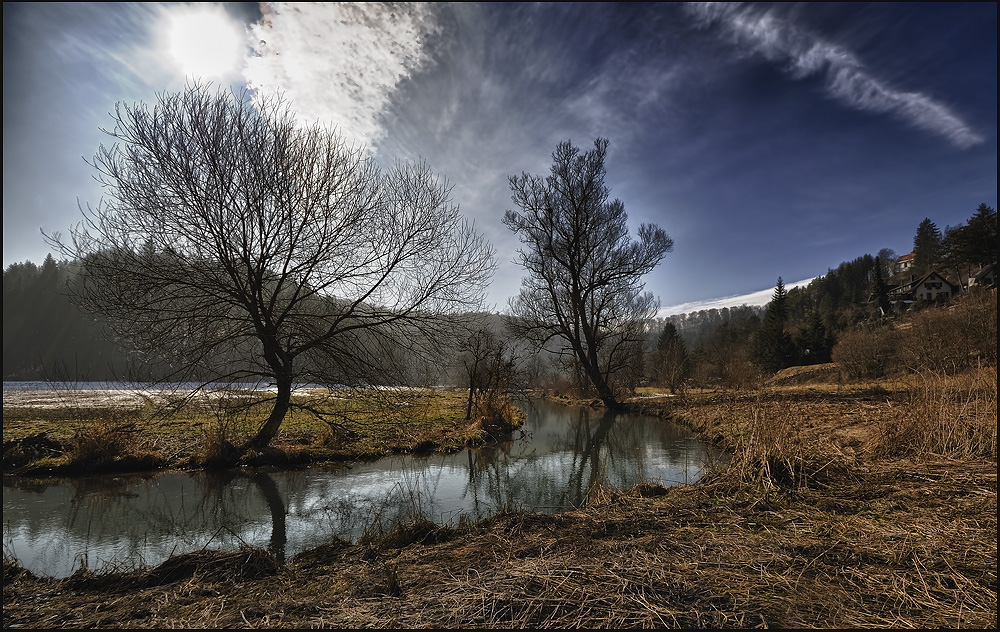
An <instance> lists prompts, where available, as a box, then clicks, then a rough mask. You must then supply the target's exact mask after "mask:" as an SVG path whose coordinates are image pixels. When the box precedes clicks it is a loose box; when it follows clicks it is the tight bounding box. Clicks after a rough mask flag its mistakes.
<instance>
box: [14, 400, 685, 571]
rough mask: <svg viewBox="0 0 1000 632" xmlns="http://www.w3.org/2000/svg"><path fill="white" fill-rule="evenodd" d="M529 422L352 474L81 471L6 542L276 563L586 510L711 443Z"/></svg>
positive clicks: (133, 556)
mask: <svg viewBox="0 0 1000 632" xmlns="http://www.w3.org/2000/svg"><path fill="white" fill-rule="evenodd" d="M526 429H527V431H528V432H527V434H526V435H525V436H522V437H520V438H518V439H516V440H512V441H507V442H504V443H500V444H496V445H492V446H489V447H484V448H480V449H476V450H468V451H466V452H465V453H463V454H456V455H432V456H429V457H412V456H406V457H396V458H394V459H393V460H392V461H391V462H379V463H378V464H371V465H370V466H369V465H358V466H356V467H354V468H345V469H347V470H352V469H353V473H351V472H348V473H347V474H346V475H341V473H339V472H329V471H325V470H324V469H322V468H319V469H311V470H302V471H293V472H281V473H276V474H268V473H266V472H254V471H244V470H225V471H218V472H197V473H160V474H154V475H148V476H105V477H94V478H79V479H76V480H74V481H72V482H71V483H70V482H63V483H60V484H53V485H51V486H49V487H47V488H46V489H42V490H38V491H41V492H44V493H42V494H38V496H39V501H40V502H35V501H33V500H32V501H27V502H26V501H20V500H19V501H18V503H19V504H18V505H17V507H18V509H17V513H16V514H14V513H12V514H10V515H11V516H12V519H11V520H8V521H7V522H8V526H7V530H8V532H7V534H6V535H5V549H6V547H7V542H8V541H9V538H13V537H17V538H19V542H24V543H28V544H25V545H24V546H29V547H31V551H32V555H34V554H35V553H34V551H39V550H41V551H42V553H41V554H40V557H39V559H40V560H41V561H42V562H44V563H48V564H49V565H50V566H55V565H56V563H55V562H52V561H51V560H56V559H61V560H63V562H61V563H60V564H65V563H66V562H65V560H69V559H72V558H73V557H74V556H80V555H81V554H80V553H79V551H80V550H81V548H82V550H83V551H84V553H83V554H82V559H83V560H84V561H85V560H86V557H87V555H89V556H90V561H92V562H95V564H94V565H93V566H91V567H92V568H100V567H101V564H107V563H111V562H115V563H116V566H117V567H118V568H123V567H125V566H126V565H128V564H135V565H138V564H145V563H152V564H155V563H159V562H160V561H162V560H163V559H165V558H166V557H169V556H170V555H172V554H174V553H178V552H188V551H196V550H200V549H202V548H220V549H228V548H233V547H235V546H237V545H239V544H242V543H245V542H246V543H250V544H252V545H254V546H267V548H268V549H269V550H270V551H271V553H272V554H274V555H275V556H276V557H278V558H281V559H283V558H284V556H285V555H286V551H287V552H292V551H297V550H301V549H302V548H304V547H309V546H315V545H318V544H321V543H323V542H328V541H330V540H332V539H334V538H341V539H350V540H353V541H356V540H357V539H359V538H360V537H361V536H362V535H364V534H366V533H368V534H376V535H377V533H378V532H379V531H385V530H387V529H389V528H391V527H392V526H393V525H394V524H396V523H397V522H398V521H400V520H404V519H407V518H410V517H416V516H421V517H424V518H427V519H430V520H433V521H435V522H438V523H440V524H445V523H451V522H453V521H455V520H457V519H458V518H459V517H460V516H462V515H465V516H466V517H468V518H471V519H479V518H484V517H487V516H489V515H492V514H495V513H497V512H498V511H501V510H504V509H512V510H521V509H523V510H529V511H541V512H554V511H560V510H564V509H567V508H569V507H572V506H580V505H583V504H585V503H586V502H587V499H588V496H589V494H590V492H591V490H592V489H593V488H594V486H595V485H598V484H601V485H610V486H616V487H617V486H629V485H632V484H634V483H636V482H640V481H641V480H654V479H647V478H645V477H647V476H649V474H650V473H652V475H653V476H654V477H658V476H664V474H663V473H664V472H668V473H669V474H670V475H674V472H673V471H672V470H671V468H674V467H678V465H677V463H680V465H679V467H682V468H684V467H687V466H688V465H689V464H690V463H691V461H692V457H691V456H689V455H690V451H692V450H694V451H697V452H698V453H699V454H701V453H703V451H704V448H705V446H704V445H702V444H701V443H700V442H698V441H697V440H696V439H694V438H693V437H692V436H691V435H690V433H687V431H685V430H684V429H683V428H680V427H679V426H676V424H671V423H669V422H664V421H660V420H651V419H650V418H648V417H645V416H642V415H629V414H621V413H620V414H616V415H610V414H606V413H604V411H603V410H592V409H588V408H569V407H566V406H562V405H554V404H548V403H544V402H537V403H536V406H535V407H534V408H533V409H532V410H530V412H529V423H528V425H527V426H526ZM664 464H666V465H664ZM338 469H340V468H338ZM359 475H360V476H359ZM684 476H685V475H684V474H680V475H677V477H679V478H683V477H684ZM665 482H666V483H668V484H670V481H665ZM677 482H684V481H677ZM12 488H13V486H5V489H12ZM32 491H35V490H32ZM20 493H21V490H18V494H20ZM29 493H30V492H29ZM6 497H7V494H6V493H5V513H6V507H7V504H6V500H7V498H6ZM16 497H18V495H17V494H13V495H11V498H16ZM42 497H44V500H42ZM53 508H55V512H56V513H57V514H58V515H57V516H56V517H55V518H54V519H53V517H52V516H53ZM67 508H68V509H69V510H70V512H69V518H68V520H67V518H66V513H65V510H66V509H67ZM14 516H16V518H13V517H14ZM22 550H27V549H22ZM77 559H81V558H79V557H78V558H77ZM119 561H120V562H121V564H117V562H119Z"/></svg>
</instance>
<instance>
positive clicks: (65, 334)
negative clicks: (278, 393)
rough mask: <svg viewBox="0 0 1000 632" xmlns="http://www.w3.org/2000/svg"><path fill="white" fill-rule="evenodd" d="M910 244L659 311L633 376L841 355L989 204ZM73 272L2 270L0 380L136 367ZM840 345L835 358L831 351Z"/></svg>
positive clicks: (554, 368) (701, 378) (963, 269)
mask: <svg viewBox="0 0 1000 632" xmlns="http://www.w3.org/2000/svg"><path fill="white" fill-rule="evenodd" d="M909 254H911V255H912V256H908V257H906V259H908V260H910V261H912V262H913V264H912V266H910V267H909V268H908V269H905V270H897V268H898V266H896V262H897V260H899V259H900V258H901V257H900V256H897V255H896V253H895V252H894V251H892V250H890V249H888V248H885V249H882V250H881V251H879V252H878V253H877V254H875V255H871V254H863V255H861V256H858V257H857V258H855V259H853V260H851V261H845V262H842V263H840V264H839V265H838V266H837V267H836V268H831V269H829V270H828V271H827V273H826V274H825V275H822V276H820V277H817V278H816V279H814V280H813V281H812V282H810V283H809V284H808V285H807V286H803V287H795V288H791V289H785V288H784V284H783V282H782V279H781V278H780V277H779V278H778V279H777V283H776V286H775V289H774V293H773V296H772V300H771V302H770V303H769V304H768V305H767V306H746V305H744V306H740V307H732V308H722V309H710V310H700V311H695V312H690V313H687V314H678V315H671V316H667V317H663V318H657V319H655V320H654V321H653V322H651V323H650V324H649V327H648V340H647V344H646V348H645V349H643V350H641V357H638V358H636V366H637V368H636V370H635V375H634V378H633V380H632V383H633V385H634V386H638V385H640V384H643V383H658V384H661V385H668V386H670V387H671V388H672V389H677V388H685V387H701V388H710V387H723V388H739V387H740V386H748V385H750V384H752V383H753V382H755V381H759V380H760V379H761V378H762V377H766V376H768V375H773V374H774V373H776V372H777V371H780V370H781V369H784V368H786V367H790V366H799V365H812V364H822V363H826V362H830V361H831V360H838V359H839V360H840V361H847V356H848V355H849V351H848V347H849V346H850V344H849V343H850V342H851V340H852V336H855V335H856V334H857V333H858V332H863V331H864V332H868V335H869V337H868V338H867V339H868V340H870V339H871V336H870V334H871V332H872V331H873V330H879V329H883V330H886V331H888V330H890V329H891V328H892V323H893V322H895V321H896V320H898V319H899V318H900V317H901V316H903V315H904V314H903V311H904V309H905V313H906V314H908V315H911V316H912V315H913V314H915V313H917V312H919V311H921V310H925V309H927V308H930V307H933V306H934V305H933V304H932V303H929V302H926V301H915V302H912V303H906V304H905V305H904V304H902V303H899V302H897V303H896V304H892V302H891V301H889V295H890V294H891V293H892V291H893V289H894V288H899V287H902V286H905V285H906V283H907V282H909V281H912V280H913V279H915V278H918V277H920V276H922V275H924V274H927V273H928V272H931V271H936V272H938V273H939V274H941V275H942V276H944V277H945V278H946V279H948V280H949V282H951V283H953V284H954V285H955V286H956V287H961V288H967V287H968V285H969V279H970V278H973V277H974V275H975V273H976V272H977V271H980V270H983V269H987V268H989V267H990V266H995V264H996V258H997V222H996V211H995V209H993V208H992V207H989V206H987V205H985V204H981V205H980V206H979V207H978V208H977V209H976V211H975V212H974V213H973V214H972V215H971V216H970V218H969V220H968V221H967V222H966V223H964V224H962V225H959V226H956V227H950V226H949V227H946V228H945V229H944V231H941V230H939V229H938V228H937V226H936V225H935V224H934V223H933V222H932V221H931V220H930V219H925V220H923V221H922V222H920V224H919V225H918V227H917V230H916V234H915V236H914V242H913V250H912V252H911V253H909ZM76 274H78V266H77V265H76V264H75V262H72V261H67V260H63V261H57V260H56V259H55V258H53V257H52V256H51V255H49V256H47V257H46V259H45V260H44V261H43V262H42V263H41V265H36V264H35V263H32V262H30V261H26V262H24V263H15V264H12V265H10V266H8V267H7V268H6V269H5V270H4V274H3V318H4V321H3V322H4V325H3V374H4V380H5V381H21V380H40V381H50V382H56V383H66V382H86V381H105V380H117V379H128V378H129V377H131V376H134V375H137V366H136V365H137V364H138V363H139V362H140V360H139V359H138V357H137V356H135V355H134V354H132V353H130V351H129V349H128V347H127V346H126V345H125V343H124V342H123V341H120V340H115V339H114V338H113V337H111V336H110V334H109V331H110V330H109V329H108V327H107V326H106V323H105V322H104V321H103V320H102V319H101V318H99V317H96V316H91V315H89V314H87V313H86V312H84V311H82V310H81V309H79V308H78V307H77V306H76V305H74V304H73V303H72V302H71V300H70V298H69V294H68V292H67V284H68V283H70V282H72V281H73V279H74V276H75V275H76ZM482 317H483V319H484V322H486V323H487V325H488V327H489V328H491V329H493V330H495V331H497V332H500V331H502V330H503V329H504V327H503V323H504V321H505V319H504V317H502V316H501V315H499V314H492V315H491V314H483V315H482ZM993 339H994V340H995V333H994V338H993ZM838 343H840V344H839V345H838ZM838 346H839V349H838ZM510 348H511V349H514V348H521V349H522V350H521V351H520V352H519V353H521V354H522V355H524V354H531V357H527V358H526V357H521V358H520V361H519V366H520V367H521V368H522V373H523V375H522V379H521V380H520V383H523V384H525V385H526V386H534V387H552V386H558V385H566V386H574V382H576V384H575V386H577V387H581V386H584V384H583V383H582V382H579V381H577V380H574V379H573V377H572V375H573V371H572V359H570V360H569V361H568V362H566V361H563V359H562V358H561V356H560V354H559V352H558V350H552V352H551V353H546V352H543V353H542V354H541V355H537V354H534V352H530V351H525V350H523V347H519V346H518V345H516V344H513V345H511V347H510ZM838 352H839V358H838V357H835V356H838ZM448 353H449V352H446V353H445V355H444V356H443V357H445V358H447V357H448ZM450 353H451V357H453V359H454V362H453V365H454V366H449V367H443V368H442V369H441V370H439V371H437V372H430V374H429V373H428V372H426V371H425V372H424V374H423V377H422V378H421V379H425V380H445V381H451V382H458V381H459V380H460V379H461V378H459V377H456V376H460V375H461V366H462V362H463V360H462V355H463V353H466V350H463V349H460V348H459V349H454V350H451V352H450ZM993 353H994V354H995V348H994V351H993ZM154 377H155V376H154Z"/></svg>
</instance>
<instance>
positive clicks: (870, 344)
mask: <svg viewBox="0 0 1000 632" xmlns="http://www.w3.org/2000/svg"><path fill="white" fill-rule="evenodd" d="M896 339H897V332H896V330H895V329H892V328H889V327H874V328H868V329H860V330H856V331H848V332H846V333H844V334H843V335H842V336H841V337H840V339H839V340H837V344H836V345H834V347H833V351H832V353H831V355H832V358H833V361H834V362H836V363H837V364H838V365H840V368H841V370H842V371H843V372H844V374H845V375H846V376H847V377H848V378H849V379H854V380H870V379H878V378H881V377H885V376H886V375H889V373H890V372H891V371H892V370H893V369H894V368H895V366H896Z"/></svg>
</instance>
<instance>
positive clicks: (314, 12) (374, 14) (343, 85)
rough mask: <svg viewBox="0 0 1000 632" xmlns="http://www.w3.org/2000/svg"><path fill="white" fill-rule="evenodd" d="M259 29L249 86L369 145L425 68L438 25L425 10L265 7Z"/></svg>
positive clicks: (363, 5) (409, 6) (412, 6)
mask: <svg viewBox="0 0 1000 632" xmlns="http://www.w3.org/2000/svg"><path fill="white" fill-rule="evenodd" d="M265 6H266V7H267V8H266V10H265V16H264V20H263V21H262V23H261V24H257V25H254V27H253V36H254V38H255V39H256V40H257V41H258V42H259V43H258V45H257V47H256V49H257V55H256V56H254V57H252V58H251V59H250V60H249V61H248V63H247V67H246V70H245V73H244V74H245V77H246V80H247V83H248V85H249V86H250V87H251V88H253V89H255V90H260V91H262V92H265V93H268V92H273V91H281V92H282V93H283V94H284V96H285V97H286V98H287V99H288V100H289V101H290V102H291V103H292V106H293V108H294V109H295V111H296V113H297V114H298V115H299V117H300V118H301V119H302V120H304V121H308V122H312V121H317V120H318V121H320V122H321V123H323V124H328V125H333V126H336V127H337V128H338V130H339V131H340V132H341V133H342V134H343V135H344V136H345V137H346V138H348V139H350V140H352V141H355V142H358V143H361V144H364V145H368V146H371V145H372V144H373V143H374V142H375V141H377V140H378V139H379V138H381V137H382V135H383V133H384V131H383V128H382V125H381V122H380V114H381V113H382V111H383V110H384V108H385V107H386V105H387V104H388V103H389V100H390V98H391V96H392V94H393V92H394V90H395V89H396V87H397V86H398V85H399V83H400V82H402V81H404V80H405V79H406V78H407V77H408V76H410V75H411V73H413V72H415V71H416V70H418V69H420V68H421V67H422V66H423V65H424V64H425V63H427V60H428V55H427V51H426V48H425V46H424V44H425V42H426V41H427V39H428V37H429V36H431V35H433V34H434V33H435V32H436V30H437V26H436V24H435V21H434V19H433V16H432V14H431V9H432V7H430V6H428V5H425V4H420V3H394V4H392V5H389V4H383V3H368V2H359V3H352V2H343V3H339V2H338V3H268V4H267V5H265Z"/></svg>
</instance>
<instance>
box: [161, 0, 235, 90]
mask: <svg viewBox="0 0 1000 632" xmlns="http://www.w3.org/2000/svg"><path fill="white" fill-rule="evenodd" d="M166 43H167V52H168V53H169V55H170V57H172V58H173V60H174V61H175V63H176V64H177V66H178V69H179V70H180V71H181V73H183V74H184V75H185V76H186V77H191V78H200V79H222V78H225V77H227V76H229V75H230V74H232V73H234V72H236V71H238V70H239V66H240V62H241V61H242V60H243V58H244V54H245V47H246V31H245V30H244V29H243V27H242V26H240V24H238V23H237V22H236V21H235V20H233V19H232V18H231V17H229V16H228V15H227V14H226V12H225V10H224V9H222V8H221V7H218V6H212V5H206V6H198V5H190V6H186V7H183V8H181V9H179V10H177V11H175V12H172V13H171V14H170V15H169V16H167V22H166Z"/></svg>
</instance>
